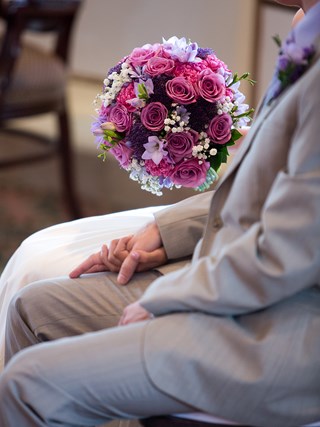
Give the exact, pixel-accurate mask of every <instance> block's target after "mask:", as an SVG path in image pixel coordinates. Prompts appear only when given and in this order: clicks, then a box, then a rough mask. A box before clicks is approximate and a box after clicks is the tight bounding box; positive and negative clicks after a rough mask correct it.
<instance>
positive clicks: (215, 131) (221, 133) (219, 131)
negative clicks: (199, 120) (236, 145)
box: [208, 114, 232, 144]
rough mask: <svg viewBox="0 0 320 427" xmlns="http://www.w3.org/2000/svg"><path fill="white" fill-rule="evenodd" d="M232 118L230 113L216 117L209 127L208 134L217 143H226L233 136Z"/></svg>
mask: <svg viewBox="0 0 320 427" xmlns="http://www.w3.org/2000/svg"><path fill="white" fill-rule="evenodd" d="M231 126H232V118H231V116H230V115H229V114H221V115H220V116H216V117H214V118H213V119H212V120H211V122H210V124H209V127H208V135H209V137H210V138H211V139H212V141H213V142H215V143H216V144H225V143H226V142H228V141H229V140H230V138H231Z"/></svg>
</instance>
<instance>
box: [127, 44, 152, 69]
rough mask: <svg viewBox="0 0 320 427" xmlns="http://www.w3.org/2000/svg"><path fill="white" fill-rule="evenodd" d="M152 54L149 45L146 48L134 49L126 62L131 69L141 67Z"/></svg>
mask: <svg viewBox="0 0 320 427" xmlns="http://www.w3.org/2000/svg"><path fill="white" fill-rule="evenodd" d="M154 54H155V51H154V49H153V48H152V46H151V45H150V46H148V47H136V48H135V49H133V51H132V52H131V54H130V55H129V58H128V62H129V63H130V64H131V65H132V66H133V67H142V65H144V64H146V63H147V62H148V60H149V59H150V58H152V57H153V56H154Z"/></svg>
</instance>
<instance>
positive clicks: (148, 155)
mask: <svg viewBox="0 0 320 427" xmlns="http://www.w3.org/2000/svg"><path fill="white" fill-rule="evenodd" d="M143 146H144V148H145V149H146V151H145V152H144V153H143V154H142V158H143V159H144V160H152V161H153V162H154V163H155V164H156V165H158V164H159V163H160V162H161V160H162V159H163V157H165V156H167V155H168V152H167V151H165V150H164V147H163V141H162V140H161V139H159V138H158V137H157V136H149V138H148V142H147V143H146V144H143Z"/></svg>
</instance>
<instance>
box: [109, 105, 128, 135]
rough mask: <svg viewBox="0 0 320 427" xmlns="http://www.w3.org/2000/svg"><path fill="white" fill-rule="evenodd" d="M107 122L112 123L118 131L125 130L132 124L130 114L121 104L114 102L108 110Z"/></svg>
mask: <svg viewBox="0 0 320 427" xmlns="http://www.w3.org/2000/svg"><path fill="white" fill-rule="evenodd" d="M109 122H112V123H114V125H115V127H116V129H117V131H118V132H126V131H128V130H129V129H130V128H131V126H132V116H131V113H130V112H129V111H128V110H127V108H126V107H125V106H124V105H122V104H118V103H117V104H115V105H114V106H113V107H111V109H110V112H109Z"/></svg>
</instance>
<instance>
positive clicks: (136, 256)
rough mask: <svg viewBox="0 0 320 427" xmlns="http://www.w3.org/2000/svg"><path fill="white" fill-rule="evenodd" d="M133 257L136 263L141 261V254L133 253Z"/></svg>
mask: <svg viewBox="0 0 320 427" xmlns="http://www.w3.org/2000/svg"><path fill="white" fill-rule="evenodd" d="M131 257H132V258H133V259H134V260H135V261H138V259H139V254H138V252H131Z"/></svg>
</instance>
